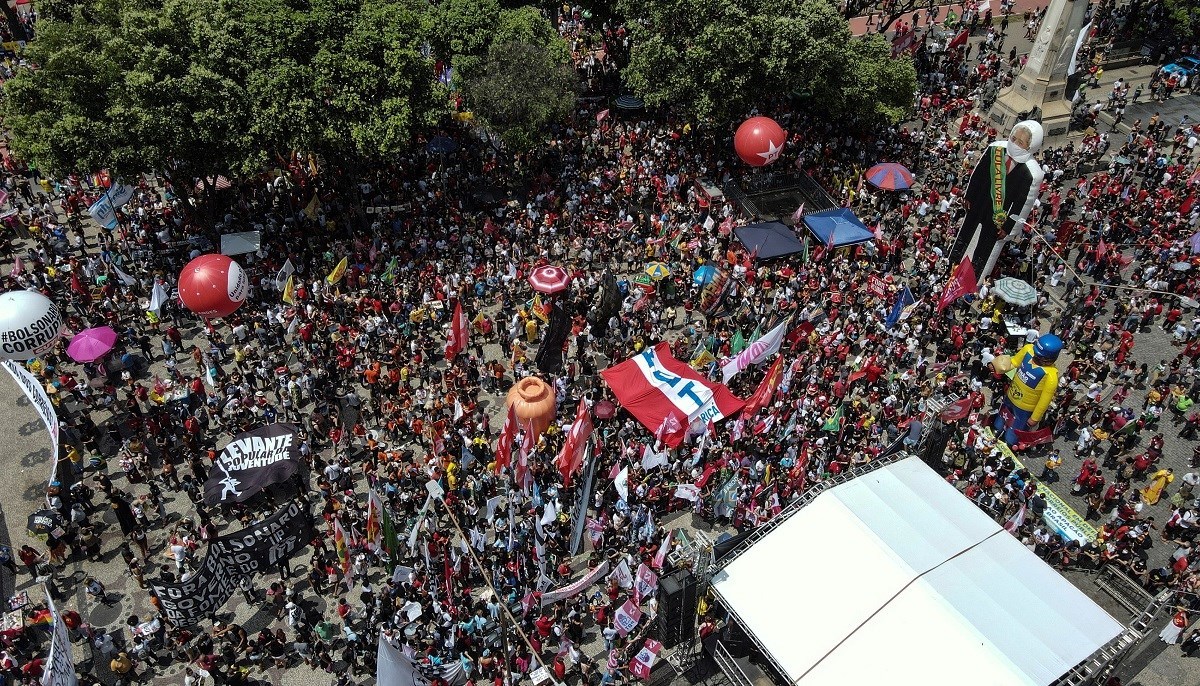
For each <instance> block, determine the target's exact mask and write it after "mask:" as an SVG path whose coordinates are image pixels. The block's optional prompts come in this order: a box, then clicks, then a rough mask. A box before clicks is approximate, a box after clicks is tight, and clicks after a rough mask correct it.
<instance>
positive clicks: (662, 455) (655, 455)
mask: <svg viewBox="0 0 1200 686" xmlns="http://www.w3.org/2000/svg"><path fill="white" fill-rule="evenodd" d="M670 463H671V459H670V457H668V453H667V451H666V450H664V451H662V452H657V451H655V450H654V446H649V445H648V446H646V452H644V453H642V469H644V470H646V471H647V472H648V471H650V470H651V469H654V468H655V467H660V466H662V465H665V464H670Z"/></svg>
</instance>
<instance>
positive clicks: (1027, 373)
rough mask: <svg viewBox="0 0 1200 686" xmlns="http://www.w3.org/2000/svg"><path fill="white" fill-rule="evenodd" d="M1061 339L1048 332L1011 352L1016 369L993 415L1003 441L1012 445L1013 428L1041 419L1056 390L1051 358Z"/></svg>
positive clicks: (1021, 428) (1014, 441) (1030, 425)
mask: <svg viewBox="0 0 1200 686" xmlns="http://www.w3.org/2000/svg"><path fill="white" fill-rule="evenodd" d="M1062 347H1063V342H1062V339H1061V338H1059V337H1058V336H1055V335H1054V334H1052V333H1048V334H1045V335H1043V336H1041V337H1040V338H1038V339H1037V342H1036V343H1029V344H1027V345H1026V346H1025V347H1023V348H1021V349H1020V350H1018V351H1017V354H1016V355H1013V356H1012V359H1011V360H1010V362H1011V363H1012V368H1014V369H1016V374H1014V375H1013V379H1012V383H1010V384H1009V385H1008V393H1006V394H1005V396H1004V402H1003V403H1002V404H1001V405H1000V413H999V414H998V415H996V423H995V428H996V430H997V431H1002V432H1003V433H1004V442H1005V443H1007V444H1009V445H1016V444H1017V443H1018V442H1019V441H1018V440H1017V435H1016V432H1017V431H1032V430H1033V429H1035V428H1037V423H1038V422H1040V421H1042V416H1043V415H1045V414H1046V409H1047V408H1048V407H1050V401H1051V400H1053V399H1054V393H1055V392H1056V391H1057V390H1058V369H1056V368H1055V367H1054V361H1055V360H1057V359H1058V354H1059V353H1060V352H1062Z"/></svg>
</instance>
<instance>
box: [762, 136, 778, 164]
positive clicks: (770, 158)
mask: <svg viewBox="0 0 1200 686" xmlns="http://www.w3.org/2000/svg"><path fill="white" fill-rule="evenodd" d="M767 145H768V146H770V147H768V148H767V151H766V152H760V153H758V156H759V157H761V158H763V159H764V160H766V162H764V163H763V164H767V163H768V162H774V161H775V160H777V159H779V153H781V152H783V145H775V141H773V140H770V139H768V140H767Z"/></svg>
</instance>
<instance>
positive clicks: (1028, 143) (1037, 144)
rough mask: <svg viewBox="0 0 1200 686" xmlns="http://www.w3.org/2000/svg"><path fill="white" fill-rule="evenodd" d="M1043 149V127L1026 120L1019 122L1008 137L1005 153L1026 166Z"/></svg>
mask: <svg viewBox="0 0 1200 686" xmlns="http://www.w3.org/2000/svg"><path fill="white" fill-rule="evenodd" d="M1041 149H1042V125H1041V124H1039V123H1037V122H1035V121H1032V120H1026V121H1021V122H1017V125H1016V126H1014V127H1013V130H1012V133H1010V134H1009V135H1008V143H1007V144H1006V146H1005V152H1007V153H1008V156H1009V157H1011V158H1013V160H1014V161H1015V162H1017V163H1019V164H1025V163H1026V162H1028V161H1029V160H1032V159H1033V156H1034V155H1036V154H1037V153H1038V151H1039V150H1041Z"/></svg>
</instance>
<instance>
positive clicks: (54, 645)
mask: <svg viewBox="0 0 1200 686" xmlns="http://www.w3.org/2000/svg"><path fill="white" fill-rule="evenodd" d="M43 590H45V588H43ZM46 607H47V608H48V609H49V610H50V616H52V617H54V625H53V627H52V628H51V630H50V653H49V655H47V656H46V666H45V667H44V668H43V669H44V671H43V672H42V686H76V684H78V681H76V679H75V659H74V658H73V657H72V656H71V637H70V635H69V634H67V624H66V622H64V621H63V619H62V616H60V615H59V614H58V608H56V607H54V599H53V598H51V597H50V592H49V591H46Z"/></svg>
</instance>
